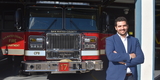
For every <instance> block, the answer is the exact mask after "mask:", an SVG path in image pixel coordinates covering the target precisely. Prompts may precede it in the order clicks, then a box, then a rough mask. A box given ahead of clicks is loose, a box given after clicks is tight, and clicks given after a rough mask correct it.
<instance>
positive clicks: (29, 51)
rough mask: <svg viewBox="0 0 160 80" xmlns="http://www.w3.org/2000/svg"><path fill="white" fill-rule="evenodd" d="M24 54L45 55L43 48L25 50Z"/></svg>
mask: <svg viewBox="0 0 160 80" xmlns="http://www.w3.org/2000/svg"><path fill="white" fill-rule="evenodd" d="M25 56H45V50H26V51H25Z"/></svg>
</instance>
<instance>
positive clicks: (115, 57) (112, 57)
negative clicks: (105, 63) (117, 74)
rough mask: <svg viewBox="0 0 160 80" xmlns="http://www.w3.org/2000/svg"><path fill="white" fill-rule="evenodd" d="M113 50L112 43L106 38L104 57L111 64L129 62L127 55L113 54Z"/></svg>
mask: <svg viewBox="0 0 160 80" xmlns="http://www.w3.org/2000/svg"><path fill="white" fill-rule="evenodd" d="M113 51H116V50H115V45H114V42H113V40H112V39H111V38H106V56H107V58H108V60H109V61H111V62H130V57H129V54H126V53H125V54H124V53H118V52H117V53H113Z"/></svg>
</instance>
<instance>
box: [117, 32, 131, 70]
mask: <svg viewBox="0 0 160 80" xmlns="http://www.w3.org/2000/svg"><path fill="white" fill-rule="evenodd" d="M117 34H118V33H117ZM118 35H119V36H120V38H121V40H122V42H123V45H124V47H125V50H126V53H128V49H127V48H128V41H127V37H128V34H127V35H126V37H125V38H124V37H122V36H121V35H120V34H118ZM127 73H132V72H131V70H130V68H127Z"/></svg>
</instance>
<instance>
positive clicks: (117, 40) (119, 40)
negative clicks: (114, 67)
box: [115, 34, 126, 52]
mask: <svg viewBox="0 0 160 80" xmlns="http://www.w3.org/2000/svg"><path fill="white" fill-rule="evenodd" d="M115 36H116V39H115V40H116V42H117V43H118V45H120V46H121V47H120V49H122V50H123V52H126V50H125V47H124V45H123V42H122V40H121V38H120V37H119V35H118V34H116V35H115Z"/></svg>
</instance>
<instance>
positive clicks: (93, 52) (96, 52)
mask: <svg viewBox="0 0 160 80" xmlns="http://www.w3.org/2000/svg"><path fill="white" fill-rule="evenodd" d="M81 55H82V56H95V55H99V50H82V54H81Z"/></svg>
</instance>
